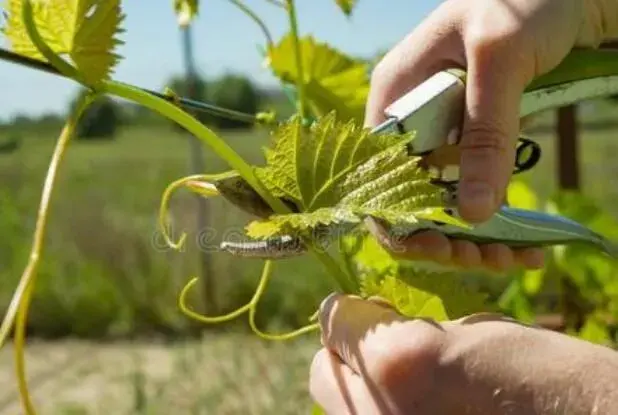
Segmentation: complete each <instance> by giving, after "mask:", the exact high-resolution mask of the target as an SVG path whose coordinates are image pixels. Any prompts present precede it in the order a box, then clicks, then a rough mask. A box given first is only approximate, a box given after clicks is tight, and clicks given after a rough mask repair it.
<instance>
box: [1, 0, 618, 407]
mask: <svg viewBox="0 0 618 415" xmlns="http://www.w3.org/2000/svg"><path fill="white" fill-rule="evenodd" d="M267 1H269V2H270V3H272V4H273V5H275V6H276V7H277V8H279V9H281V10H282V11H283V12H284V13H286V14H287V17H288V20H289V31H288V33H286V34H285V35H284V36H282V37H281V38H280V39H279V40H276V39H274V38H273V37H272V35H271V32H270V31H269V30H268V27H267V26H266V25H265V24H264V22H263V21H262V20H261V19H260V17H259V16H258V15H257V14H256V13H255V12H254V11H253V10H252V9H251V8H250V7H249V6H248V5H247V4H245V3H244V2H242V1H240V0H230V3H231V4H233V5H234V6H235V7H237V8H238V9H239V10H240V11H241V12H243V13H245V14H246V15H247V16H248V17H250V18H251V20H252V21H253V22H255V23H256V24H257V25H258V26H259V27H260V29H261V31H262V32H263V33H264V36H265V42H266V49H265V58H266V61H267V63H268V67H269V69H270V70H271V71H272V72H273V74H275V75H276V76H277V77H278V78H279V79H280V80H281V83H282V85H284V86H286V87H288V88H291V89H292V90H293V91H294V95H295V102H296V108H297V114H295V115H294V116H293V117H291V118H289V119H287V120H283V121H280V122H279V123H276V122H275V121H274V118H273V115H272V114H257V116H256V122H258V123H261V124H263V125H264V126H265V127H266V128H271V127H272V138H273V139H272V141H271V145H270V146H269V147H268V148H267V149H266V150H265V153H266V154H265V156H266V163H265V165H263V166H254V165H251V164H249V163H247V162H246V161H245V160H243V158H242V157H240V156H239V155H238V154H237V153H236V152H235V151H234V150H233V149H232V148H231V147H229V146H228V145H227V144H226V142H225V141H224V140H223V139H222V138H220V137H219V136H218V135H217V134H215V133H214V132H213V131H212V130H211V129H209V128H208V127H207V126H206V125H204V124H202V123H201V122H199V121H198V120H197V119H196V118H195V117H193V116H192V115H190V114H189V113H188V112H186V111H185V110H183V109H182V108H181V107H180V106H179V105H177V102H175V101H174V99H172V100H171V101H170V100H166V99H164V98H163V97H161V96H157V95H153V94H150V93H147V92H146V91H144V90H141V89H139V88H136V87H133V86H131V85H126V84H123V83H120V82H117V81H114V80H113V71H114V68H115V67H116V65H117V64H118V63H119V61H120V60H121V59H123V57H121V56H119V55H118V54H117V53H116V47H117V46H118V45H119V44H121V43H122V40H121V39H120V35H121V33H122V31H123V28H122V23H123V21H124V14H123V12H122V5H121V2H120V0H73V1H71V2H67V1H62V0H47V1H37V0H5V2H4V6H3V9H4V12H5V14H6V16H7V18H6V23H5V26H4V27H3V28H2V32H3V33H4V35H5V36H6V38H7V39H8V40H9V42H10V44H11V49H12V51H13V52H16V53H18V54H20V55H23V56H25V57H29V58H34V59H37V60H39V61H42V62H46V63H48V64H51V65H52V66H53V67H54V68H55V69H56V70H57V71H59V72H60V73H61V74H63V75H64V76H66V77H68V78H70V79H72V80H74V81H75V82H76V83H78V84H81V85H83V86H85V87H86V88H88V90H89V93H88V94H86V95H85V96H84V98H83V100H82V101H81V102H80V103H79V105H78V106H77V107H76V109H75V110H74V111H73V112H72V113H71V114H70V115H69V117H68V118H67V120H66V124H65V127H64V129H63V130H62V132H61V134H60V137H59V139H58V143H57V147H56V150H55V151H54V154H53V156H52V159H51V162H50V166H49V170H48V173H47V177H46V181H45V184H44V188H43V193H42V197H41V201H40V206H39V214H38V218H37V227H36V231H35V235H34V241H33V244H32V251H31V255H30V258H29V262H28V264H27V266H26V268H25V270H24V273H23V275H22V277H21V279H20V282H19V285H18V286H17V288H16V290H15V293H14V295H13V297H12V300H11V303H10V306H9V309H8V311H7V313H6V315H5V318H4V320H3V321H2V325H1V326H0V347H2V345H3V344H4V343H5V341H6V339H7V337H8V336H9V333H10V331H11V329H13V328H14V329H15V344H14V347H15V360H16V362H17V365H16V367H17V369H16V375H17V378H18V381H19V382H18V384H19V390H20V396H21V399H22V404H23V407H24V410H25V412H26V413H28V414H34V413H35V408H34V405H33V403H32V401H31V399H30V397H29V395H28V388H27V383H26V380H25V378H26V376H25V372H26V367H25V361H24V347H25V345H24V343H25V326H26V320H27V313H28V307H29V303H30V298H31V294H32V292H33V290H34V289H35V280H36V279H35V276H36V270H37V264H38V263H39V261H40V259H41V257H42V256H41V255H42V248H43V246H42V240H43V236H44V233H45V227H46V217H47V214H48V210H49V203H50V199H51V196H52V190H53V185H54V180H55V177H56V174H57V170H58V168H59V165H60V162H61V160H62V158H63V155H64V152H65V150H66V148H67V146H68V145H69V143H70V140H71V138H72V137H73V135H74V130H75V125H76V123H77V121H78V120H79V118H80V116H81V114H82V113H83V111H84V110H85V109H86V108H88V106H89V105H91V104H92V103H93V102H94V101H96V100H97V99H98V98H99V97H100V96H102V95H113V96H116V97H119V98H123V99H125V100H128V101H132V102H134V103H136V104H139V105H141V106H143V107H146V108H148V109H150V110H152V111H154V112H157V113H158V114H160V115H162V116H164V117H166V118H168V119H170V120H172V121H174V122H176V123H178V124H179V125H181V126H182V127H184V128H185V129H186V130H188V131H189V132H190V133H192V134H193V135H195V136H196V137H198V138H199V139H200V140H201V141H202V142H203V143H204V144H206V145H207V146H208V147H209V148H210V149H211V150H212V151H213V152H214V153H215V154H216V155H218V156H219V157H220V158H221V159H223V160H224V161H225V162H226V163H227V164H228V165H229V167H230V168H231V169H232V170H230V171H228V172H224V173H220V174H214V175H193V176H189V177H185V178H180V179H178V180H177V181H175V182H173V183H172V184H170V186H169V187H168V188H167V189H166V191H165V192H164V194H163V196H162V200H161V206H160V217H159V218H160V221H159V222H160V223H159V225H160V227H161V229H162V231H163V232H164V235H165V238H166V242H167V243H168V245H169V246H171V247H172V248H174V249H180V248H181V247H182V244H183V242H184V239H183V238H182V237H181V239H180V240H179V241H173V240H172V239H171V238H170V236H169V229H168V228H169V225H168V223H167V220H166V217H167V216H166V213H167V203H168V202H169V200H170V198H171V196H172V193H173V192H174V191H176V190H178V189H180V188H185V189H188V190H189V191H192V192H194V193H197V194H200V195H202V196H204V197H217V196H222V197H224V198H225V199H226V200H227V201H228V202H229V203H230V204H232V205H234V206H236V207H237V208H239V209H242V210H245V211H247V212H249V213H252V214H253V215H254V216H256V217H257V219H256V220H255V221H253V222H251V223H249V224H248V226H247V236H248V237H251V238H253V239H260V238H262V239H267V238H270V237H273V236H282V235H288V234H294V235H299V237H300V238H301V239H302V243H303V244H304V246H305V247H306V248H307V250H308V253H309V254H311V255H313V256H314V257H315V258H316V259H317V260H318V261H320V262H321V263H322V264H323V266H324V270H325V275H326V276H328V277H330V278H332V281H333V285H334V288H335V289H337V290H339V291H342V292H345V293H351V294H357V295H361V296H364V297H370V296H376V295H377V296H380V297H382V298H384V299H385V300H386V301H388V302H390V303H392V304H393V305H395V307H396V308H397V309H398V310H399V311H400V312H402V313H403V314H405V315H407V316H410V317H417V316H423V317H429V318H434V319H437V320H445V319H453V318H457V317H460V316H463V315H465V314H469V313H472V312H476V311H486V310H488V309H489V308H490V307H489V305H488V304H487V302H486V301H485V297H484V295H483V294H481V293H479V292H474V291H469V290H462V289H460V287H459V286H458V285H459V284H458V282H457V281H456V279H457V278H459V275H458V274H457V273H456V272H455V271H435V270H431V269H428V268H423V266H422V265H421V264H410V263H407V262H403V261H397V260H395V259H394V258H393V257H391V256H390V255H389V254H388V253H387V252H386V251H385V250H384V249H383V248H381V247H380V245H379V244H377V243H376V241H375V238H374V237H373V236H372V235H371V233H370V232H368V231H367V229H366V228H365V227H364V226H363V224H364V220H365V219H367V218H374V219H375V218H378V219H381V220H383V221H386V222H387V223H402V222H403V223H414V222H415V221H416V220H417V219H419V218H425V219H436V220H440V221H443V222H445V221H449V220H450V219H449V216H447V215H443V209H444V208H445V207H446V206H447V205H448V201H447V200H446V199H445V198H444V195H443V194H442V193H441V189H440V188H438V187H436V186H434V185H433V184H432V183H431V180H430V179H431V177H430V175H429V173H427V172H426V171H424V170H423V169H421V168H420V166H419V159H417V158H413V157H408V156H407V155H406V152H405V147H404V145H405V142H406V140H410V139H413V136H414V135H413V132H412V133H411V134H409V135H407V136H404V137H402V136H400V135H395V134H371V133H370V132H369V131H368V130H366V129H364V128H361V127H360V126H361V125H362V122H363V112H364V105H365V102H366V99H367V95H368V91H369V71H370V67H369V64H368V63H367V62H364V61H362V60H360V59H356V58H353V57H350V56H348V55H346V54H345V53H343V52H342V51H339V50H337V49H335V48H333V47H331V46H330V45H328V44H327V43H325V42H320V41H318V40H316V39H315V38H314V37H312V36H301V35H300V31H299V20H298V16H297V10H296V4H295V2H294V0H267ZM336 4H337V5H338V6H339V7H340V9H341V11H342V12H343V13H345V15H347V16H349V15H351V13H353V10H354V7H355V4H356V1H353V0H352V1H349V0H348V1H344V0H337V1H336ZM199 6H200V5H199V4H198V1H197V0H174V2H173V9H174V11H175V12H176V14H177V18H178V24H179V25H180V26H187V25H190V24H191V22H192V21H194V19H195V18H197V16H198V13H199V12H201V10H202V9H201V8H200V7H199ZM579 53H581V52H575V53H574V54H573V55H571V56H570V57H569V58H568V59H566V60H565V62H563V64H562V65H561V66H559V67H558V68H557V69H556V70H555V71H554V72H552V73H550V74H547V75H546V76H544V77H542V78H539V79H538V80H535V83H534V84H533V86H531V88H533V90H531V91H532V93H536V94H538V95H542V94H543V93H546V92H547V91H548V90H550V89H551V88H556V85H558V86H560V84H562V83H566V82H569V81H573V80H576V79H578V78H579V76H580V75H581V74H582V73H585V75H586V77H590V78H591V79H592V78H594V76H611V75H618V63H617V59H616V57H615V55H614V57H613V58H612V59H609V60H604V61H603V62H605V64H602V65H596V66H594V65H593V66H592V69H591V68H590V67H586V66H585V65H583V66H582V64H581V63H582V62H583V61H588V62H591V61H593V60H594V59H599V60H598V62H601V60H600V59H601V58H602V59H605V58H606V56H601V55H599V54H596V55H595V54H594V53H593V52H585V53H586V55H585V56H584V55H578V54H579ZM590 53H593V54H592V55H591V54H590ZM595 71H596V72H595ZM609 81H612V80H609ZM591 82H594V79H592V80H591ZM612 82H613V81H612ZM617 84H618V83H617ZM612 85H613V84H612ZM591 90H592V88H591ZM565 91H567V92H566V94H567V95H568V91H570V90H569V89H568V85H567V86H566V89H565ZM595 91H596V92H594V91H593V92H594V93H588V94H587V93H586V92H584V93H583V95H582V93H581V91H579V92H578V93H580V94H579V95H576V94H575V93H573V94H572V100H577V99H584V98H587V97H591V96H592V95H594V94H597V95H603V94H608V95H609V94H612V93H616V91H614V90H609V89H606V90H600V91H597V90H595ZM576 92H577V91H576ZM166 96H168V97H172V98H173V97H174V93H173V91H167V92H166ZM567 98H568V97H567ZM567 98H565V100H567V101H568V99H567ZM525 105H526V103H525V102H524V107H525ZM547 105H550V104H547ZM534 110H535V109H534V108H532V109H531V107H530V106H529V105H528V107H525V108H523V109H522V114H525V115H528V114H529V113H533V112H534ZM537 110H538V108H537ZM230 183H231V184H232V185H230ZM226 186H227V187H226ZM231 189H235V190H234V192H233V191H231ZM453 224H455V225H459V226H467V224H465V223H462V222H459V221H453ZM324 229H327V230H328V231H329V232H330V236H329V238H331V239H333V240H334V241H335V242H336V243H337V247H338V249H337V250H336V251H337V252H336V253H337V254H339V258H335V257H334V256H333V254H332V253H331V252H328V250H327V249H324V247H323V242H324V241H325V239H324V237H322V236H320V235H318V234H319V233H320V231H321V230H324ZM574 255H575V254H574ZM563 262H564V261H563ZM274 263H275V261H274V260H273V259H268V260H266V261H264V268H263V272H262V277H261V279H260V282H259V284H258V287H257V288H256V291H255V293H254V295H253V297H252V298H251V300H250V301H249V302H248V303H247V304H246V305H244V306H242V307H240V308H239V309H238V310H235V311H233V312H231V313H229V314H227V315H223V316H214V317H211V316H201V315H199V314H197V313H195V312H194V311H192V310H190V309H189V308H188V307H187V305H186V304H185V300H186V296H187V293H188V292H189V290H190V289H191V288H192V287H193V286H194V285H195V283H196V282H197V280H196V279H195V278H194V279H191V280H190V282H189V283H188V284H187V285H186V286H185V288H184V289H183V290H182V291H181V293H180V296H179V307H180V309H181V310H182V311H183V312H184V313H185V314H186V315H187V316H188V317H190V318H194V319H196V320H198V321H201V322H204V323H208V324H218V323H223V322H226V321H230V320H232V319H234V318H237V317H239V316H241V315H243V314H245V313H248V318H249V323H250V326H251V328H252V330H253V331H254V332H255V333H256V334H257V335H259V336H261V337H263V338H265V339H271V340H286V339H291V338H293V337H296V336H299V335H302V334H304V333H308V332H310V331H314V330H317V329H319V326H318V325H317V324H315V322H312V318H309V320H310V324H308V325H307V326H305V327H302V328H299V329H297V330H295V331H293V332H291V333H285V334H269V333H264V332H262V331H261V330H259V328H257V326H256V324H255V313H256V307H257V304H258V302H259V300H260V298H261V296H262V295H263V293H264V290H265V289H266V286H267V283H268V280H269V278H270V274H271V271H272V268H273V266H274ZM564 263H565V264H566V263H568V261H567V262H564ZM564 266H566V265H564ZM582 272H583V271H582ZM455 286H456V287H457V288H453V287H455ZM316 306H317V304H316Z"/></svg>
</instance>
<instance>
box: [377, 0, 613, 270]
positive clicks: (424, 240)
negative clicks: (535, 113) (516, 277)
mask: <svg viewBox="0 0 618 415" xmlns="http://www.w3.org/2000/svg"><path fill="white" fill-rule="evenodd" d="M613 36H618V2H617V1H616V0H586V1H582V0H477V1H475V2H470V1H465V0H446V1H444V2H443V3H442V4H441V5H440V6H439V7H437V9H436V10H435V11H434V12H433V13H432V14H431V15H430V16H429V17H428V18H427V19H425V21H423V22H422V23H421V24H420V25H419V26H418V27H417V28H416V29H415V30H414V31H413V32H412V33H411V34H410V35H409V36H407V37H406V38H405V39H404V40H403V41H401V42H400V43H399V44H398V45H397V46H396V47H395V48H393V49H392V50H391V51H390V52H389V53H387V54H386V56H385V57H384V58H383V60H382V61H381V62H380V63H379V64H378V65H377V67H376V69H375V71H374V73H373V75H372V79H371V90H370V94H369V100H368V104H367V109H366V117H365V119H366V124H367V126H368V127H373V126H376V125H378V124H379V123H380V122H382V121H384V114H383V111H384V109H385V108H386V107H387V106H388V105H389V104H390V103H392V102H393V101H395V100H396V99H397V98H399V97H400V96H401V95H403V94H405V93H406V92H408V91H409V90H410V89H412V88H413V87H415V86H417V85H418V84H419V83H421V82H422V81H424V80H425V79H427V78H429V77H430V76H431V75H432V74H433V73H435V72H438V71H440V70H443V69H447V68H449V67H460V68H466V70H467V93H466V101H467V109H466V113H465V117H464V118H465V121H464V125H463V128H462V138H461V143H460V145H459V146H458V152H457V153H456V154H455V155H453V154H450V155H448V156H445V157H443V158H442V160H434V161H435V162H437V163H438V164H439V163H441V162H443V161H444V160H445V159H446V158H453V157H455V158H456V159H458V161H459V163H458V164H459V165H460V185H459V194H458V196H459V198H458V199H459V210H460V213H461V215H462V217H463V218H464V219H465V220H467V221H470V222H472V223H478V222H483V221H485V220H487V219H489V218H490V217H491V215H492V214H493V213H494V212H495V211H496V210H497V208H498V207H499V205H500V203H501V202H503V201H504V200H505V193H506V188H507V184H508V182H509V179H510V176H511V173H512V169H513V165H514V158H515V140H516V138H517V134H518V130H519V105H520V101H521V95H522V93H523V91H524V89H525V87H526V85H527V84H528V83H529V82H530V81H532V80H533V79H534V78H535V77H537V76H539V75H541V74H543V73H546V72H548V71H550V70H551V69H553V68H554V67H555V66H556V65H557V64H558V63H560V62H561V61H562V59H563V58H564V57H565V56H566V55H567V54H568V53H569V52H570V51H571V50H572V49H573V47H574V46H582V47H596V46H598V45H599V44H600V43H601V41H603V40H604V39H607V38H610V37H613ZM451 153H452V152H451ZM404 245H405V249H404V250H403V252H401V253H399V254H398V255H399V256H404V257H410V258H411V259H415V258H424V259H430V260H434V261H437V262H441V263H454V264H457V265H460V266H463V267H478V266H484V267H487V268H490V269H494V270H498V271H502V270H507V269H509V268H511V267H513V266H515V265H518V264H520V265H523V266H525V267H527V268H539V267H542V266H543V251H541V250H540V249H518V250H512V249H510V248H508V247H507V246H505V245H501V244H493V245H485V246H478V245H475V244H473V243H471V242H466V241H461V240H449V239H447V238H446V237H445V236H444V235H442V234H439V233H437V232H431V233H425V234H419V235H416V236H414V237H410V238H409V239H408V240H406V241H405V244H404Z"/></svg>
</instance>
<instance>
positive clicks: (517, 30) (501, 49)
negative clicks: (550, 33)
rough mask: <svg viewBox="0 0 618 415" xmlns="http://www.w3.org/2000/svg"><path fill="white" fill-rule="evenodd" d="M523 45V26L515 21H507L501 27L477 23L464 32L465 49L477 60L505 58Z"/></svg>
mask: <svg viewBox="0 0 618 415" xmlns="http://www.w3.org/2000/svg"><path fill="white" fill-rule="evenodd" d="M488 28H491V29H488ZM524 45H525V39H524V30H523V26H522V24H521V23H520V22H517V21H510V20H508V21H506V22H504V24H501V25H497V24H490V25H487V23H484V22H478V21H477V22H474V23H472V24H470V25H469V27H468V28H467V31H466V48H467V50H468V52H469V53H470V54H471V55H472V56H474V57H476V58H477V59H483V58H490V57H497V56H499V57H507V56H510V55H512V54H513V52H514V51H516V50H519V49H522V48H523V47H524Z"/></svg>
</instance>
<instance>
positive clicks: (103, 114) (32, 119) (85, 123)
mask: <svg viewBox="0 0 618 415" xmlns="http://www.w3.org/2000/svg"><path fill="white" fill-rule="evenodd" d="M165 86H166V87H168V88H170V89H171V90H172V91H173V92H174V93H175V94H177V95H178V96H182V97H190V98H192V99H195V100H200V101H206V102H208V103H211V104H215V105H217V106H221V107H225V108H228V109H231V110H235V111H240V112H244V113H249V114H254V113H256V112H258V111H262V110H269V109H273V110H276V111H277V113H278V114H280V115H282V116H286V115H290V114H291V113H292V112H293V107H292V104H291V103H289V102H288V101H287V98H286V97H285V95H284V94H283V93H282V92H279V91H277V90H268V89H262V88H259V87H258V86H256V85H255V84H254V83H253V82H252V81H251V80H250V79H249V78H248V77H245V76H243V75H238V74H234V73H227V74H224V75H223V76H221V77H220V78H217V79H213V80H208V79H205V78H203V77H197V79H195V82H191V83H190V82H189V80H188V79H187V78H186V77H182V76H174V77H172V78H171V79H170V80H169V81H168V83H167V84H166V85H165ZM190 86H191V88H190ZM83 93H85V91H84V90H79V91H77V93H76V94H75V96H74V97H73V99H72V100H71V101H70V103H69V106H68V108H67V110H70V109H71V108H72V107H73V106H74V105H75V104H76V102H77V100H78V98H79V96H80V95H81V94H83ZM65 115H66V114H62V113H60V114H42V115H39V116H27V115H23V114H20V115H17V116H15V117H13V119H11V120H7V121H4V122H0V129H4V130H9V131H11V132H12V134H10V135H9V137H8V138H9V140H8V141H9V142H11V143H13V144H14V142H16V141H17V138H16V137H14V139H13V140H11V137H10V136H11V135H15V136H16V135H17V134H19V133H20V132H22V131H24V130H29V129H37V130H39V129H46V128H57V127H60V126H61V125H62V124H63V122H64V119H65V118H64V116H65ZM194 116H195V117H196V118H198V119H199V120H200V121H201V122H203V123H204V124H206V125H208V126H209V127H210V128H213V129H218V130H230V129H242V128H248V127H250V126H249V125H247V124H246V123H243V122H241V121H237V120H232V119H226V118H222V117H218V116H214V115H212V114H209V113H205V112H199V113H195V114H194ZM161 123H166V124H171V125H170V127H171V128H173V129H175V130H181V129H182V127H180V126H178V125H177V124H175V123H173V122H170V121H168V120H167V119H165V118H163V117H161V116H159V115H158V114H156V113H153V112H152V111H150V110H148V109H146V108H143V107H141V106H138V105H134V104H132V103H127V102H124V101H119V100H116V99H112V98H109V97H106V96H105V97H101V98H99V99H98V100H97V101H96V102H95V103H93V104H92V105H91V106H90V108H89V109H88V110H86V112H85V113H84V115H83V117H82V119H81V121H80V124H79V128H78V132H77V138H78V139H113V138H114V137H115V136H116V132H117V131H118V129H119V128H121V127H122V126H126V125H138V124H141V125H150V124H161ZM13 144H11V146H12V145H13Z"/></svg>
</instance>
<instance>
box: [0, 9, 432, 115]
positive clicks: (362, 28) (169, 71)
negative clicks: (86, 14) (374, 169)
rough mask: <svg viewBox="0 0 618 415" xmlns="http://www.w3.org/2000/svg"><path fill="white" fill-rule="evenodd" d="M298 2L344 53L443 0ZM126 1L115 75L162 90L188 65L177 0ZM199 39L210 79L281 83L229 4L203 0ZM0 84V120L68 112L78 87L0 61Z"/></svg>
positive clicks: (388, 38)
mask: <svg viewBox="0 0 618 415" xmlns="http://www.w3.org/2000/svg"><path fill="white" fill-rule="evenodd" d="M246 3H247V4H248V5H249V6H251V7H252V8H253V9H254V10H255V11H256V12H257V14H258V15H260V17H261V18H262V19H263V20H264V21H265V22H266V24H267V25H268V27H269V28H270V30H271V32H272V34H273V36H274V37H275V39H278V38H279V37H280V36H282V35H283V34H284V33H286V32H287V30H288V21H287V17H286V15H285V13H284V12H283V10H280V9H278V8H276V7H274V6H273V5H271V4H269V3H268V2H267V1H265V0H246ZM296 3H297V5H298V6H297V7H298V14H299V24H300V31H301V34H305V33H312V34H313V35H315V36H316V37H317V38H318V39H320V40H326V41H329V42H331V43H332V44H333V45H334V46H335V47H338V48H341V49H342V50H344V51H347V52H349V53H353V54H358V55H364V56H368V55H371V54H373V53H375V52H377V51H378V50H381V49H387V48H389V47H390V46H393V45H394V44H395V43H396V42H398V41H399V40H400V39H401V38H402V37H403V36H405V35H406V34H407V33H408V32H410V31H411V30H412V29H413V28H414V27H415V26H416V25H417V24H418V23H419V21H420V20H421V19H422V18H423V17H424V16H426V15H427V14H428V13H429V12H430V11H431V10H432V9H433V8H435V7H436V6H437V5H438V3H440V0H417V1H414V0H388V1H381V0H359V1H358V6H357V8H356V10H355V12H354V15H353V16H352V17H351V18H350V19H347V18H346V17H345V16H344V15H343V14H342V13H341V12H340V11H339V9H338V8H337V6H336V5H335V0H297V2H296ZM146 4H148V6H146ZM123 5H124V9H125V13H126V14H127V18H126V20H125V24H124V27H125V29H126V32H125V33H124V34H123V35H122V38H123V40H124V41H125V45H123V46H122V47H121V49H120V50H119V51H120V53H121V54H122V55H123V56H124V59H123V61H122V62H121V63H120V64H119V65H118V67H117V69H116V72H115V75H114V78H115V79H117V80H121V81H124V82H129V83H132V84H135V85H138V86H141V87H145V88H150V89H156V90H160V89H161V88H162V87H163V86H164V84H165V82H166V80H167V79H169V78H170V76H171V75H173V74H175V73H182V70H183V66H182V54H181V47H180V46H181V45H180V33H179V31H178V27H177V25H176V20H175V15H174V13H173V10H172V0H149V1H144V0H123ZM193 39H194V44H195V58H196V63H197V66H198V69H199V70H200V72H201V73H202V74H203V75H204V76H206V77H214V76H218V75H220V74H222V73H224V72H226V71H234V72H240V73H244V74H246V75H248V76H250V77H251V78H253V79H254V80H255V81H256V82H258V83H260V84H273V83H274V78H273V77H272V76H271V75H270V73H269V72H268V70H267V69H265V68H264V67H263V66H262V61H261V57H260V55H259V54H258V46H259V45H262V44H264V40H263V36H262V33H261V31H260V30H259V29H258V27H257V26H256V25H255V24H254V23H253V22H252V21H251V20H249V19H248V17H247V16H245V15H244V14H243V13H242V12H240V11H239V10H238V9H236V8H235V7H234V6H233V5H232V4H231V3H229V2H228V1H226V0H201V12H200V16H199V17H198V19H197V20H196V21H195V23H194V29H193ZM2 41H3V42H4V39H3V40H2ZM3 45H4V44H3ZM0 88H1V89H0V119H5V120H6V119H7V118H10V117H13V116H14V115H16V114H17V113H26V114H32V115H36V114H41V113H44V112H63V111H64V110H65V108H66V105H67V103H68V102H69V100H70V99H71V97H72V95H73V94H74V91H75V85H74V84H73V83H72V82H71V81H67V80H64V79H61V78H58V77H55V76H53V75H46V74H41V73H37V72H35V71H32V70H29V69H22V68H20V67H17V66H15V65H13V64H9V63H6V62H1V61H0Z"/></svg>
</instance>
